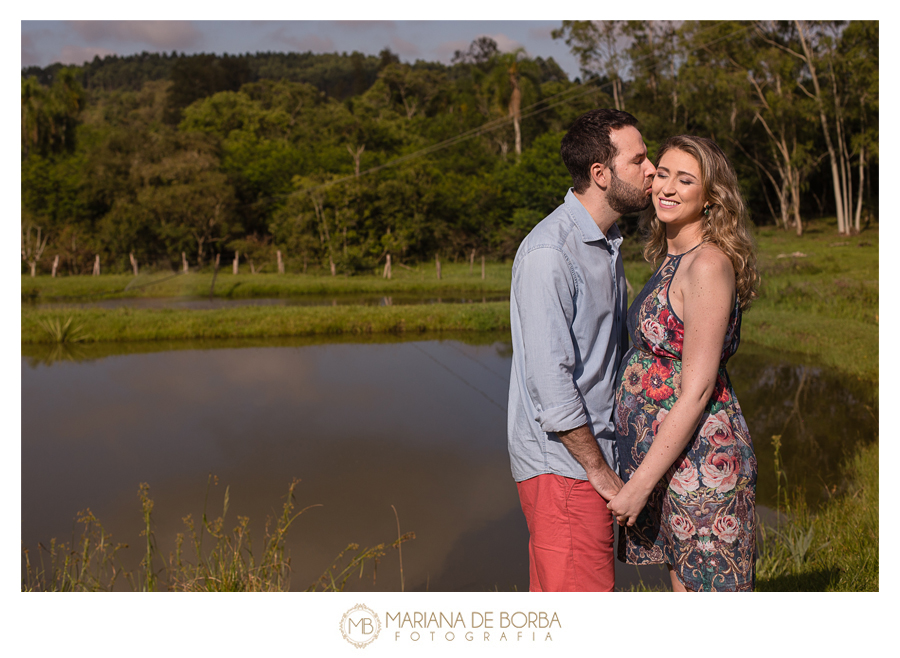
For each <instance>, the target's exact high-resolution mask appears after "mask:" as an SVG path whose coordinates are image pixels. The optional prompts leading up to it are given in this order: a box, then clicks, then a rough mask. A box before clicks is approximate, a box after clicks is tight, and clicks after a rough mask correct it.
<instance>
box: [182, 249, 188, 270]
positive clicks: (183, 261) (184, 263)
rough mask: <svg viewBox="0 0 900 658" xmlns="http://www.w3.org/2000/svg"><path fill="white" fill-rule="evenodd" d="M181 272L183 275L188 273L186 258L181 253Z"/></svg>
mask: <svg viewBox="0 0 900 658" xmlns="http://www.w3.org/2000/svg"><path fill="white" fill-rule="evenodd" d="M181 271H182V272H184V273H185V274H187V273H188V264H187V256H185V255H184V252H183V251H182V252H181Z"/></svg>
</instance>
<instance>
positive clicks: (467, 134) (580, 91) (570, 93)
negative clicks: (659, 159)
mask: <svg viewBox="0 0 900 658" xmlns="http://www.w3.org/2000/svg"><path fill="white" fill-rule="evenodd" d="M720 25H722V22H719V23H716V24H715V25H711V26H709V27H708V28H706V29H705V30H703V31H701V34H703V33H705V32H710V31H712V30H714V29H715V28H716V27H719V26H720ZM751 29H753V25H748V26H746V27H743V28H741V29H738V30H735V31H733V32H730V33H729V34H726V35H723V36H720V37H717V38H715V39H712V40H711V41H708V42H706V43H704V44H701V45H699V46H696V47H695V48H692V49H691V50H690V51H688V52H696V51H698V50H702V49H704V48H708V47H709V46H711V45H714V44H716V43H719V42H721V41H725V40H729V39H733V38H735V37H737V36H738V35H740V34H742V33H744V32H746V31H748V30H751ZM651 57H652V56H651V55H646V56H644V57H642V58H639V59H638V60H635V62H634V63H635V64H641V63H642V62H645V61H647V60H649V59H651ZM643 70H644V71H646V70H649V67H646V68H645V69H643ZM597 83H599V78H595V79H592V80H589V81H587V82H584V83H582V84H581V86H580V87H571V88H569V89H566V90H563V91H561V92H558V93H556V94H554V95H552V96H548V97H547V98H543V99H541V100H539V101H537V102H536V103H532V104H531V105H528V106H526V107H525V108H524V109H523V111H522V113H521V114H520V117H519V118H520V120H521V119H526V118H530V117H533V116H536V115H538V114H541V113H542V112H546V111H547V110H550V109H552V108H554V107H557V106H559V105H562V104H564V103H569V102H571V101H573V100H576V99H578V98H581V97H583V96H586V95H588V94H592V93H596V92H598V91H601V90H603V89H605V88H609V87H610V86H611V85H612V84H613V83H612V82H611V81H610V82H605V83H603V84H602V85H598V86H594V85H597ZM566 96H567V97H566ZM559 97H565V98H560V100H557V101H556V102H554V103H550V104H548V105H546V106H545V107H539V106H541V105H544V104H545V103H548V102H549V101H551V100H553V99H555V98H559ZM512 121H513V117H510V116H505V117H499V118H497V119H492V120H491V121H488V122H486V123H484V124H482V125H480V126H477V127H475V128H470V129H469V130H466V131H464V132H461V133H459V134H458V135H454V136H453V137H449V138H447V139H445V140H443V141H440V142H437V143H436V144H432V145H431V146H426V147H425V148H422V149H419V150H418V151H414V152H413V153H408V154H406V155H402V156H400V157H398V158H394V159H393V160H389V161H388V162H385V163H382V164H380V165H376V166H374V167H370V168H369V169H366V170H364V171H361V172H359V175H358V176H357V175H356V174H350V175H347V176H344V177H342V178H337V179H335V180H331V181H327V182H325V183H322V184H321V185H317V186H315V187H308V188H304V189H302V190H297V191H299V192H305V193H307V194H312V193H313V192H317V191H319V190H321V189H324V188H326V187H331V186H332V185H338V184H340V183H345V182H347V181H350V180H356V179H357V178H358V177H362V176H366V175H369V174H372V173H375V172H378V171H381V170H382V169H386V168H388V167H393V166H396V165H398V164H402V163H403V162H407V161H409V160H414V159H416V158H420V157H423V156H426V155H429V154H431V153H434V152H436V151H441V150H443V149H445V148H449V147H451V146H455V145H456V144H459V143H461V142H464V141H467V140H469V139H472V138H473V137H478V136H480V135H483V134H485V133H488V132H493V131H494V130H498V129H500V128H502V127H504V126H506V125H508V124H510V123H512ZM284 196H290V195H289V194H286V195H276V196H273V197H269V198H277V197H284Z"/></svg>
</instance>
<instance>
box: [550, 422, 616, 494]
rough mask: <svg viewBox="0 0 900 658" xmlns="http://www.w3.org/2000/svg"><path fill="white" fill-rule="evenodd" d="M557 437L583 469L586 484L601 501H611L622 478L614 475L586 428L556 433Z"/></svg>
mask: <svg viewBox="0 0 900 658" xmlns="http://www.w3.org/2000/svg"><path fill="white" fill-rule="evenodd" d="M557 436H559V440H560V441H562V443H563V445H564V446H566V448H567V449H568V450H569V452H571V453H572V456H573V457H574V458H575V459H577V460H578V463H579V464H581V465H582V466H583V467H584V470H585V472H586V473H587V479H588V482H590V483H591V486H592V487H594V489H595V490H596V491H597V493H598V494H600V496H602V497H603V500H606V501H609V500H612V498H613V497H615V495H616V494H617V493H619V489H621V488H622V478H620V477H619V476H618V475H616V472H615V471H614V470H613V469H612V468H610V465H609V464H607V463H606V460H604V459H603V455H602V454H601V453H600V447H599V446H598V445H597V440H596V439H595V438H594V434H593V432H591V430H589V429H588V426H587V425H582V426H581V427H576V428H575V429H573V430H569V431H567V432H557Z"/></svg>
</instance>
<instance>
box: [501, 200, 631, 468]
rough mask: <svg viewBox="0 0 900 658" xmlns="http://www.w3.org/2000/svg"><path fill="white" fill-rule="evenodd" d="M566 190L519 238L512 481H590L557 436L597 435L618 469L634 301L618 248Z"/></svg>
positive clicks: (513, 313) (614, 230) (617, 237)
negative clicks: (617, 419) (583, 430)
mask: <svg viewBox="0 0 900 658" xmlns="http://www.w3.org/2000/svg"><path fill="white" fill-rule="evenodd" d="M621 244H622V234H621V233H620V232H619V228H618V227H617V226H616V225H615V224H613V226H612V227H611V228H610V229H609V230H608V231H607V235H603V232H602V231H601V230H600V228H599V227H598V226H597V224H596V223H595V222H594V220H593V218H592V217H591V215H590V213H588V211H587V210H586V209H585V207H584V206H583V205H582V204H581V202H580V201H579V200H578V199H577V198H576V197H575V194H574V193H573V192H572V190H571V189H569V192H568V194H566V198H565V201H564V202H563V204H562V205H561V206H559V207H558V208H557V209H556V210H554V211H553V212H552V213H550V215H548V216H547V217H546V218H545V219H544V220H543V221H541V222H540V223H539V224H538V225H537V226H535V227H534V229H532V231H531V233H529V234H528V236H527V237H526V238H525V240H523V241H522V244H521V245H520V246H519V250H518V252H517V253H516V258H515V261H514V262H513V268H512V289H511V293H510V322H511V326H512V344H513V358H512V374H511V377H510V383H509V407H508V416H509V417H508V440H509V456H510V464H511V466H512V474H513V478H515V480H516V482H521V481H523V480H527V479H529V478H532V477H535V476H536V475H541V474H543V473H556V474H557V475H562V476H565V477H570V478H576V479H579V480H586V479H587V474H586V473H585V470H584V468H583V467H582V466H581V464H579V463H578V461H577V460H576V459H575V458H574V457H573V456H572V454H571V453H570V452H569V451H568V450H567V449H566V447H565V446H564V445H563V443H562V442H561V441H560V439H559V437H558V436H557V434H556V433H557V432H563V431H566V430H571V429H575V428H576V427H580V426H582V425H585V424H587V426H588V427H589V428H590V429H591V430H592V431H593V433H594V436H595V437H596V439H597V443H598V445H599V446H600V452H601V453H602V455H603V457H604V459H606V463H607V464H609V465H610V466H611V467H612V468H613V469H615V470H616V471H618V460H617V458H616V449H615V445H616V441H615V423H614V421H613V402H614V397H615V388H616V383H617V382H616V371H617V369H618V366H619V360H620V359H621V358H622V355H623V354H624V353H625V349H626V348H627V342H628V337H627V330H626V328H625V317H626V315H625V314H626V310H627V303H628V298H627V294H626V291H625V272H624V270H623V269H622V256H621V255H620V253H619V248H620V246H621Z"/></svg>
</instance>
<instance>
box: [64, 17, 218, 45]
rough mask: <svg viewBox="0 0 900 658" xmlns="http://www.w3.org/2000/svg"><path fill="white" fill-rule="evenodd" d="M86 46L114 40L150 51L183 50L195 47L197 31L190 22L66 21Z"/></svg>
mask: <svg viewBox="0 0 900 658" xmlns="http://www.w3.org/2000/svg"><path fill="white" fill-rule="evenodd" d="M68 23H69V25H71V26H72V28H73V29H74V30H75V32H77V33H78V35H80V36H81V37H82V38H83V39H85V40H86V41H87V42H88V43H97V42H99V41H116V42H121V43H135V42H136V43H139V44H144V45H147V46H150V47H152V48H161V49H164V50H168V49H175V50H180V49H186V48H190V47H192V46H194V45H196V44H197V43H198V42H199V41H200V39H201V34H200V31H199V30H198V29H197V28H196V27H194V24H193V23H191V22H190V21H68Z"/></svg>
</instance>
